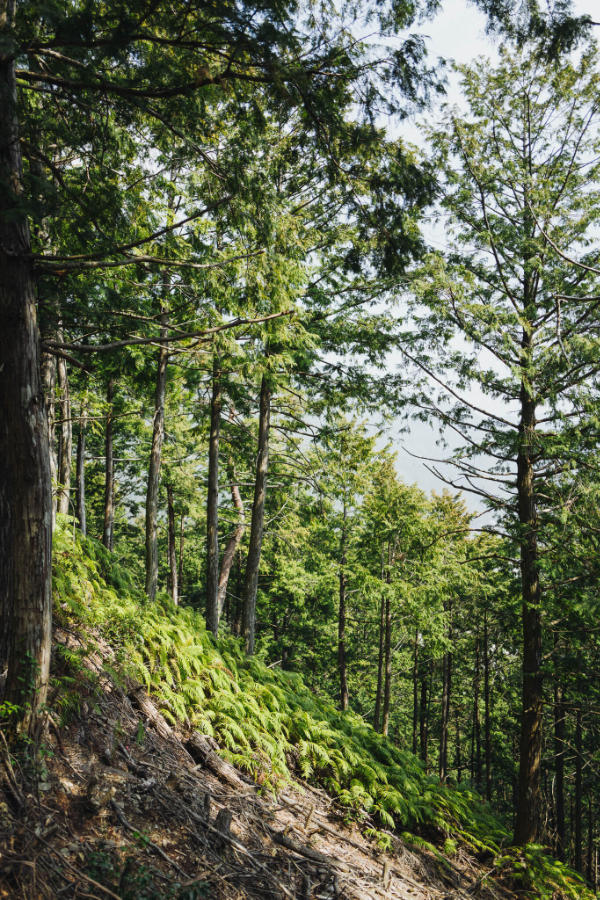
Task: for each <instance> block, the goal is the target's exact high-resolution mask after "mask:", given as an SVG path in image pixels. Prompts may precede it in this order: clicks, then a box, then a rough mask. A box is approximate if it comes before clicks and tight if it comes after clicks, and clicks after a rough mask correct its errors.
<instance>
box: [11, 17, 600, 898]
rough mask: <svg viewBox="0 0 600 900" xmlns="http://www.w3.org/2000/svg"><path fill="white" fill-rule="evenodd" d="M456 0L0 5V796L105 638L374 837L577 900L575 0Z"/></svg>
mask: <svg viewBox="0 0 600 900" xmlns="http://www.w3.org/2000/svg"><path fill="white" fill-rule="evenodd" d="M472 5H473V6H475V7H477V8H478V9H479V11H480V12H482V13H484V14H485V17H486V22H487V40H488V43H489V48H490V50H489V56H487V57H479V58H477V59H475V60H474V61H473V62H472V63H470V64H468V65H460V66H455V65H454V66H453V64H452V62H451V61H444V60H434V59H433V58H432V57H431V55H428V52H427V40H426V37H425V35H426V34H427V27H428V23H429V22H431V20H432V17H434V16H435V15H436V13H439V11H440V9H441V10H443V9H444V6H445V0H359V2H355V3H350V4H347V5H346V4H344V3H333V4H329V3H326V2H324V3H312V2H310V3H298V2H296V0H248V2H246V0H221V2H218V3H209V2H204V0H171V2H168V3H167V2H165V0H130V2H127V3H123V2H121V0H105V2H102V3H98V2H92V0H69V2H68V3H66V2H64V0H20V2H16V0H0V726H1V731H0V737H1V740H2V744H1V745H0V764H1V765H0V790H3V789H4V788H5V789H6V791H7V792H8V794H7V796H8V797H9V801H8V807H7V808H12V807H11V804H12V806H15V804H16V807H15V808H17V811H19V810H20V811H21V812H22V813H23V815H25V813H24V812H23V810H24V809H25V807H26V806H27V803H26V801H25V799H24V798H25V797H26V796H28V794H27V791H28V790H29V788H28V785H29V786H31V784H33V783H36V784H44V783H45V782H46V781H48V779H47V778H43V777H42V775H40V772H42V770H44V771H45V769H44V766H45V765H46V764H45V763H44V761H43V759H44V753H45V751H44V748H45V747H47V735H48V729H49V728H50V729H52V728H54V729H57V730H58V731H60V728H61V727H62V726H63V723H67V722H69V721H73V719H72V718H71V719H69V717H75V718H76V717H77V715H78V714H79V713H78V711H80V709H81V703H82V699H81V698H82V697H83V695H84V694H86V691H89V690H92V689H91V688H90V686H89V684H88V683H87V682H86V680H85V678H83V676H82V672H83V670H84V668H85V667H84V663H83V660H84V657H85V659H88V658H89V657H90V653H91V651H90V646H91V644H90V643H89V641H91V640H92V639H93V640H95V641H105V642H106V643H107V645H110V647H111V648H112V649H111V651H110V652H111V653H113V651H114V653H115V654H116V655H115V660H118V665H117V663H114V671H115V673H117V669H118V672H119V673H120V674H115V678H116V679H117V681H116V682H115V683H116V684H121V682H120V681H119V679H127V678H134V679H136V684H142V685H143V686H144V687H145V690H147V692H148V696H149V697H150V698H152V703H154V704H156V705H157V708H158V709H159V710H160V713H159V715H160V717H161V721H162V722H164V728H165V729H167V730H170V729H171V728H173V729H175V730H176V731H177V728H179V727H180V725H181V723H187V724H188V725H190V723H191V724H193V727H194V729H195V733H197V734H200V735H203V736H204V737H205V738H210V740H211V741H216V742H217V745H218V746H219V748H220V749H219V751H218V752H219V753H220V754H221V757H219V758H222V759H223V760H225V761H226V762H227V764H228V765H230V766H235V767H236V769H238V770H240V771H243V772H245V773H246V775H248V776H250V777H251V778H253V779H254V780H255V781H257V782H258V783H259V784H260V785H262V784H263V783H265V782H266V783H267V785H268V786H269V787H270V788H272V789H274V790H277V785H278V783H279V780H282V783H283V781H285V779H286V778H289V777H291V776H290V773H292V774H293V773H294V772H295V773H296V774H298V775H299V776H301V777H302V778H304V779H305V780H307V781H314V782H315V783H316V784H318V785H319V786H320V787H321V788H323V789H325V790H326V791H328V792H329V793H330V794H331V796H333V797H335V798H337V799H336V802H339V803H340V804H341V805H342V806H343V807H345V808H347V810H349V811H351V814H352V815H353V816H354V817H355V818H356V821H358V822H361V821H362V824H363V826H366V825H368V826H369V829H370V833H371V832H372V836H373V839H374V840H376V841H378V842H379V845H380V849H381V850H382V852H387V851H389V850H390V846H391V845H390V841H391V839H392V838H391V837H390V834H392V835H398V834H400V833H402V834H404V835H405V839H406V840H407V841H408V842H409V843H410V841H411V840H413V843H414V844H415V846H421V847H422V846H424V843H423V842H425V844H426V845H427V847H429V846H430V844H429V843H428V842H431V847H433V844H435V841H434V840H433V837H432V834H433V832H434V831H436V829H437V832H439V834H438V837H439V835H441V834H443V835H444V836H445V841H446V843H445V844H444V845H443V846H444V848H445V849H444V853H446V854H450V855H452V852H454V850H456V845H457V842H458V844H460V843H461V841H463V842H464V844H465V846H468V847H469V848H470V850H469V852H473V853H475V854H477V853H480V854H483V857H485V854H486V853H491V855H492V857H493V858H494V859H495V860H496V861H495V862H494V863H493V866H492V870H498V871H500V870H502V867H503V866H509V864H510V866H512V867H513V868H512V869H511V871H512V873H513V874H512V875H511V877H512V878H513V879H517V880H516V881H514V882H511V885H513V886H514V885H515V884H516V885H517V887H516V888H515V890H522V891H525V892H526V894H527V896H530V897H547V898H548V900H550V898H559V897H565V898H566V897H574V898H577V897H581V898H583V897H588V896H589V897H591V896H596V893H595V892H596V891H597V890H598V888H599V873H598V855H599V850H600V826H599V824H598V823H599V821H600V742H599V737H600V631H599V626H598V622H599V621H600V601H599V590H598V588H599V584H600V556H599V549H600V546H599V545H600V510H599V500H600V479H599V477H598V464H599V462H600V451H599V438H600V239H599V235H600V232H599V223H600V127H599V126H600V61H599V58H598V50H597V43H596V37H597V36H596V32H595V30H594V29H595V27H596V26H597V25H598V23H595V22H594V21H593V16H592V15H590V16H585V15H584V16H581V15H577V14H576V12H575V11H574V9H573V8H572V6H571V3H570V2H569V0H548V2H547V3H546V2H538V0H473V3H472ZM449 79H455V80H456V83H457V84H458V85H459V86H460V98H459V101H457V102H456V103H455V102H445V101H444V96H445V93H446V90H447V86H448V83H449ZM415 128H417V129H418V133H419V138H420V139H419V143H418V146H417V145H416V144H415V143H414V142H413V141H412V140H411V139H410V137H408V136H407V135H409V134H414V129H415ZM425 426H428V427H430V428H431V429H432V430H431V434H432V435H434V437H435V438H436V440H434V438H432V440H431V441H430V442H428V443H427V444H426V445H423V446H422V448H421V449H419V453H418V456H419V458H420V459H421V461H422V462H423V463H424V465H425V466H426V468H427V469H428V470H429V472H430V473H431V474H433V475H435V476H436V477H437V480H438V484H439V486H438V488H437V489H436V490H434V491H426V490H425V489H424V488H422V487H420V486H418V485H416V484H413V483H410V482H409V481H407V480H405V479H403V477H402V475H401V470H402V463H401V460H400V451H401V447H402V445H403V443H404V437H405V436H410V435H411V431H413V430H414V433H415V434H424V433H426V432H425ZM411 446H413V447H414V446H415V444H414V441H413V443H412V444H411ZM73 629H74V630H75V631H77V633H78V634H86V635H88V637H87V638H86V641H87V643H86V647H87V649H86V650H85V652H83V651H81V653H79V651H77V652H78V653H79V656H78V655H77V653H75V652H74V651H73V648H72V647H71V645H70V644H69V639H68V635H69V634H70V633H71V630H73ZM73 633H74V632H73ZM61 635H62V637H61ZM65 636H66V637H65ZM65 641H66V643H65ZM94 646H96V650H95V651H94V652H95V653H98V652H99V651H98V649H97V648H98V647H99V646H101V644H97V645H94ZM69 648H70V649H69ZM194 648H195V649H194ZM198 648H200V649H198ZM92 655H93V654H92ZM111 658H112V657H111ZM86 665H87V663H86ZM110 665H111V666H112V665H113V663H111V664H110ZM82 667H83V668H82ZM119 667H120V668H119ZM169 667H170V668H169ZM106 671H107V672H110V671H112V670H111V669H110V667H109V666H108V663H107V669H106ZM224 672H225V673H228V675H227V678H225V676H224V675H223V673H224ZM207 673H208V674H207ZM215 673H216V674H215ZM209 675H210V677H209ZM111 677H112V676H111ZM228 678H231V679H233V681H232V682H230V681H228V680H227V679H228ZM233 682H235V684H233ZM127 683H129V682H127ZM123 684H125V681H123ZM232 685H233V686H232ZM95 689H96V690H97V689H98V688H97V687H96V688H95ZM296 691H298V692H299V693H296ZM302 692H304V693H302ZM78 694H81V696H79V697H78ZM86 696H87V694H86ZM302 697H304V698H305V699H299V698H302ZM307 698H312V699H310V700H309V699H307ZM148 702H150V701H148ZM311 704H314V706H313V705H311ZM148 708H149V707H148ZM57 723H59V724H57ZM178 723H179V724H178ZM65 727H66V726H65ZM181 727H183V726H181ZM53 740H54V738H53ZM56 740H58V744H59V745H60V737H58V738H56ZM186 746H187V745H186ZM211 752H212V751H211ZM292 759H293V760H294V762H292ZM40 760H41V762H40ZM214 765H215V766H217V767H218V765H219V764H218V763H216V762H215V763H214ZM40 767H41V768H40ZM15 773H16V774H15ZM232 777H233V776H232ZM20 779H21V781H20ZM3 785H4V788H3ZM37 796H38V799H39V791H38V795H37ZM111 802H113V801H111ZM5 806H6V804H5ZM0 809H2V807H1V805H0ZM19 814H20V813H19ZM12 815H13V813H11V816H12ZM15 815H16V813H15ZM116 815H117V816H119V813H116ZM122 815H123V813H121V816H122ZM490 816H491V818H489V817H490ZM361 817H363V818H362V819H361ZM364 817H368V821H367V818H364ZM308 818H310V814H309V816H308ZM125 821H126V822H127V820H126V819H125ZM307 822H308V819H307ZM450 822H452V823H453V824H452V827H451V826H450V824H449V823H450ZM461 823H462V824H461ZM11 827H12V826H11ZM15 827H16V826H15ZM7 828H8V826H7ZM386 829H387V831H386ZM452 829H453V830H452ZM9 831H10V829H9V830H3V826H2V827H0V836H1V838H0V896H7V897H9V896H14V897H17V896H18V897H21V896H22V897H32V898H33V897H37V896H39V897H42V896H44V897H45V896H56V895H55V894H53V893H52V890H55V889H56V888H52V889H50V888H49V889H48V890H50V893H48V894H45V893H43V892H42V890H41V888H39V893H36V890H38V889H37V888H36V887H35V883H34V886H33V887H31V885H30V886H29V887H28V888H27V890H29V891H30V892H29V893H27V892H26V891H25V888H24V887H23V885H24V883H25V882H22V883H21V882H19V884H20V887H17V881H15V880H14V878H16V876H15V875H14V871H15V869H14V866H16V862H15V860H16V859H17V857H16V856H14V859H12V862H11V863H10V866H13V868H10V866H9V868H8V869H6V872H8V875H6V878H7V879H8V880H7V881H6V882H4V881H2V878H3V877H4V875H3V868H2V856H1V854H2V848H3V846H4V849H6V848H7V847H8V846H9V838H8V834H9ZM388 831H389V834H388ZM12 833H13V832H11V834H12ZM14 833H17V832H14ZM407 835H408V836H407ZM410 835H412V838H411V837H410ZM10 841H13V844H11V847H13V849H14V837H11V838H10ZM449 842H450V843H449ZM150 843H151V844H152V842H150ZM436 846H437V845H436ZM489 847H492V850H491V851H490V850H489ZM452 848H454V850H453V849H452ZM427 852H430V851H427ZM431 852H432V853H435V852H437V853H439V851H435V850H433V849H432V850H431ZM23 853H24V851H23ZM503 854H504V855H503ZM511 854H512V855H511ZM163 856H164V853H163ZM483 857H482V858H483ZM23 858H25V857H23ZM498 860H502V862H498ZM507 860H510V863H509V862H507ZM28 865H29V863H28ZM519 867H521V872H520V876H519V874H518V870H519ZM23 871H25V870H23ZM86 871H88V876H87V877H88V881H90V879H91V878H92V876H91V875H90V874H89V872H91V871H92V870H91V869H89V870H87V869H86ZM94 871H95V870H94ZM515 872H517V874H516V875H515ZM11 873H12V874H11ZM25 874H26V875H27V876H28V877H29V875H30V873H29V870H27V872H25ZM21 877H23V878H24V877H25V875H23V876H21V875H19V878H21ZM53 877H54V876H53ZM94 877H95V879H96V880H93V879H92V880H93V883H94V884H95V885H96V886H97V887H98V878H99V876H98V875H97V874H96V875H95V876H94ZM386 877H387V876H386ZM519 877H520V879H521V880H520V881H519V880H518V878H519ZM11 878H12V879H13V881H11V880H10V879H11ZM100 880H101V879H100ZM34 881H35V879H34ZM384 881H385V878H384ZM102 883H103V884H105V886H106V885H108V884H109V882H108V881H107V882H102ZM190 883H191V882H190ZM507 883H508V882H507ZM290 884H291V882H290ZM6 885H8V886H6ZM11 885H12V887H11ZM100 887H101V885H100ZM11 890H12V891H14V893H11ZM56 890H58V889H56ZM64 890H66V888H65V889H64ZM111 890H112V891H113V892H112V894H111ZM115 890H117V888H116V887H115V886H114V885H113V887H112V888H110V889H109V888H106V890H105V893H103V894H101V896H106V895H107V894H108V895H112V896H122V897H131V898H135V897H140V898H142V897H146V896H153V897H154V896H156V897H157V898H158V897H159V896H164V897H167V896H169V897H171V896H181V897H184V896H186V897H188V896H189V897H190V898H192V897H196V896H197V897H200V896H215V897H216V896H226V895H225V894H222V895H221V894H218V893H216V892H215V893H214V895H213V894H208V895H206V894H193V895H192V894H189V895H188V894H185V895H184V894H183V893H182V894H167V893H162V894H161V893H158V894H156V895H154V894H151V895H150V894H146V893H143V891H142V889H141V888H139V886H138V888H137V889H136V890H134V891H133V893H129V894H127V893H114V891H115ZM215 890H216V889H215ZM2 891H4V893H2ZM136 891H137V892H136ZM288 893H289V892H288ZM284 894H285V891H284V892H283V894H281V896H283V895H284ZM242 895H243V896H254V895H253V894H250V893H248V894H243V893H240V894H239V896H242ZM265 895H266V894H265ZM61 896H67V897H71V896H80V895H79V894H77V891H75V893H64V891H63V892H62V893H61ZM81 896H92V895H91V894H82V895H81ZM278 896H279V895H278ZM289 896H298V897H301V896H302V897H304V896H306V897H309V896H311V895H310V893H306V892H305V893H304V894H301V893H294V894H293V895H292V894H289ZM315 896H324V895H321V894H319V895H315ZM335 896H346V895H345V894H342V893H340V894H336V895H335ZM348 896H350V895H348ZM352 896H354V895H352ZM370 896H371V895H370ZM372 896H375V895H374V894H373V895H372ZM378 896H379V895H378ZM389 896H392V894H389ZM394 896H396V895H394ZM398 896H400V895H398ZM448 896H456V897H459V896H460V897H463V896H466V895H463V894H459V893H457V894H451V893H449V894H448ZM471 896H477V893H474V894H473V893H471ZM481 896H484V895H483V894H482V895H481ZM486 896H487V895H486ZM491 896H496V897H497V896H500V895H498V894H490V897H491Z"/></svg>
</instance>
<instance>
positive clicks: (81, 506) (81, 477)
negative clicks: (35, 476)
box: [75, 408, 87, 537]
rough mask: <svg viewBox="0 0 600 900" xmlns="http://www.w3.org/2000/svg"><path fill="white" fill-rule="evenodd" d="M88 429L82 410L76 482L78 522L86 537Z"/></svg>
mask: <svg viewBox="0 0 600 900" xmlns="http://www.w3.org/2000/svg"><path fill="white" fill-rule="evenodd" d="M86 428H87V410H86V409H85V408H82V410H81V414H80V416H79V432H78V434H77V462H76V469H75V480H76V482H77V521H78V522H79V530H80V531H81V533H82V534H83V536H84V537H85V535H86V534H87V519H86V514H85V432H86Z"/></svg>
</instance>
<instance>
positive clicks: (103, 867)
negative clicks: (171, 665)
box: [0, 630, 514, 900]
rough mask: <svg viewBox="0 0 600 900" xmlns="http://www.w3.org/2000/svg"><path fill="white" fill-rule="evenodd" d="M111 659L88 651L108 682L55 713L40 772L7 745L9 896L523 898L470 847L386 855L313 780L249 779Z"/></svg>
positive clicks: (0, 843) (396, 842)
mask: <svg viewBox="0 0 600 900" xmlns="http://www.w3.org/2000/svg"><path fill="white" fill-rule="evenodd" d="M56 637H57V640H58V641H59V642H60V643H63V644H65V645H69V644H70V645H73V644H77V642H78V637H77V634H76V633H74V632H71V633H69V632H67V631H62V630H58V633H57V635H56ZM101 655H103V654H102V651H100V653H99V654H96V656H95V657H92V658H89V659H88V660H87V663H86V664H87V665H88V666H89V667H90V669H92V670H95V671H96V674H97V676H99V677H98V680H97V683H96V687H95V688H94V690H93V691H90V694H89V696H88V697H86V698H84V699H82V701H81V703H80V706H79V709H78V712H77V714H76V715H74V716H73V717H72V718H71V721H70V723H69V724H68V725H64V726H59V724H58V723H57V722H56V721H53V720H52V719H51V720H50V724H49V728H48V733H47V734H46V735H45V736H44V740H43V744H42V751H43V753H42V757H41V758H42V763H41V765H40V766H39V768H38V770H37V774H36V776H35V778H32V776H31V773H29V775H28V773H27V772H23V771H21V769H20V768H19V765H18V764H17V763H16V762H15V760H14V759H13V760H12V762H11V758H10V757H9V756H8V753H7V751H6V747H5V745H3V748H4V749H3V750H2V752H1V753H0V757H1V759H2V765H0V772H1V776H2V777H1V778H0V897H11V898H12V897H15V898H17V897H18V898H28V900H33V898H35V900H37V898H52V900H54V898H84V897H86V898H98V900H103V898H106V897H112V898H115V897H116V898H120V900H159V898H160V900H162V898H173V900H174V898H179V900H201V898H223V900H234V898H243V897H249V898H266V897H273V898H303V900H309V898H310V900H325V898H331V900H335V898H339V900H341V898H348V900H365V898H374V900H380V898H381V900H383V898H392V900H395V898H397V900H446V898H448V900H449V898H457V900H469V898H474V897H476V898H484V900H500V898H503V900H508V898H511V897H513V896H514V895H513V894H512V893H510V892H509V891H508V890H507V889H506V888H505V887H502V886H501V885H499V884H498V883H497V882H496V881H493V880H492V879H488V877H487V876H488V874H490V873H489V868H490V865H491V863H487V866H486V865H485V864H483V863H480V862H478V861H476V860H475V859H474V858H473V857H472V856H469V855H468V854H467V853H464V852H462V851H460V850H459V851H458V853H456V854H454V855H453V857H452V859H448V858H445V857H442V856H441V854H438V855H434V854H432V853H431V852H429V851H428V850H421V849H414V848H412V847H408V846H407V845H406V844H404V843H403V842H402V841H401V840H400V839H399V838H398V837H396V836H391V843H392V848H391V851H387V852H382V851H381V849H379V848H378V846H377V844H376V843H375V842H374V841H372V840H370V839H369V838H368V837H367V836H365V834H364V833H363V831H364V825H363V830H362V831H361V828H360V827H359V825H358V824H357V823H356V822H352V821H349V820H348V811H347V810H344V809H343V808H342V807H340V806H339V805H338V804H337V803H336V802H335V801H334V800H333V799H332V798H331V797H330V796H328V795H327V794H326V793H325V792H324V791H322V790H320V789H318V788H315V787H314V786H311V785H308V784H305V783H302V782H300V781H298V782H290V783H289V784H287V785H286V786H285V787H284V789H281V790H279V791H278V793H277V795H275V794H273V792H272V791H268V790H266V788H263V787H261V786H260V784H256V783H253V782H250V781H249V780H248V779H247V778H246V777H245V776H244V775H243V774H241V773H240V772H238V771H237V770H236V769H235V768H234V767H233V766H231V765H230V764H229V763H227V762H225V761H224V760H223V759H221V757H219V756H218V755H217V754H216V753H215V752H214V750H215V748H216V744H215V743H214V742H213V741H211V739H207V738H206V737H204V736H200V735H198V734H197V733H188V734H186V733H182V732H177V731H175V730H173V729H172V728H171V726H169V725H168V724H167V722H166V721H165V719H164V718H163V717H162V715H161V714H160V713H159V712H158V711H157V709H156V707H155V706H154V704H153V702H152V701H151V699H150V698H149V697H148V696H147V694H146V693H145V692H144V691H143V689H142V688H141V687H140V686H139V685H118V684H117V683H116V682H115V680H114V678H113V677H112V676H111V675H109V674H108V673H107V670H106V667H105V660H103V659H102V658H101ZM110 656H111V652H110V648H108V647H106V657H107V658H108V659H110Z"/></svg>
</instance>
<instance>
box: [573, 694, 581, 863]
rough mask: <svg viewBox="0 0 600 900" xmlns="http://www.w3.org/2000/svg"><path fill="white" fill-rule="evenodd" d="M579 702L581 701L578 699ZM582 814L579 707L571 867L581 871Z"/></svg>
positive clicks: (579, 714)
mask: <svg viewBox="0 0 600 900" xmlns="http://www.w3.org/2000/svg"><path fill="white" fill-rule="evenodd" d="M579 702H581V701H579ZM582 816H583V748H582V727H581V707H579V709H578V710H577V713H576V718H575V846H574V854H573V856H574V859H573V868H574V869H576V870H577V871H578V872H583V839H582V824H583V823H582V821H581V819H582Z"/></svg>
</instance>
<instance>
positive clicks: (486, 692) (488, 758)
mask: <svg viewBox="0 0 600 900" xmlns="http://www.w3.org/2000/svg"><path fill="white" fill-rule="evenodd" d="M483 696H484V706H485V709H484V716H485V724H484V731H485V737H484V741H485V796H486V799H487V800H488V801H490V800H491V799H492V739H491V721H490V717H491V704H490V700H491V698H490V651H489V637H488V619H487V610H485V611H484V613H483Z"/></svg>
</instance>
